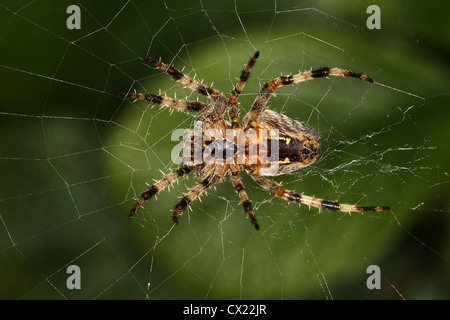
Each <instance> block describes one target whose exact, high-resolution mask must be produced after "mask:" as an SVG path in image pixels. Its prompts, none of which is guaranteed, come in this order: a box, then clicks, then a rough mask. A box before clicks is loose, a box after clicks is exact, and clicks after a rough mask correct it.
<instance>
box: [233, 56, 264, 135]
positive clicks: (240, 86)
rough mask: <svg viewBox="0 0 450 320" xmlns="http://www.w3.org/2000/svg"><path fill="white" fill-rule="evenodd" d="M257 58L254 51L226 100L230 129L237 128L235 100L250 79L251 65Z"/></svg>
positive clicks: (237, 118) (236, 105)
mask: <svg viewBox="0 0 450 320" xmlns="http://www.w3.org/2000/svg"><path fill="white" fill-rule="evenodd" d="M258 57H259V51H256V52H255V54H254V55H253V57H251V58H250V60H249V61H248V63H247V66H246V67H245V69H244V70H242V72H241V76H240V77H239V81H238V83H237V84H236V86H235V87H234V89H233V91H231V95H230V97H229V98H228V116H229V118H230V120H231V128H232V129H234V128H237V127H239V121H240V120H239V106H238V104H237V99H238V97H239V95H240V94H241V92H242V90H243V89H244V86H245V83H246V82H247V80H248V78H249V77H250V71H251V69H252V67H253V65H254V64H255V63H256V59H258Z"/></svg>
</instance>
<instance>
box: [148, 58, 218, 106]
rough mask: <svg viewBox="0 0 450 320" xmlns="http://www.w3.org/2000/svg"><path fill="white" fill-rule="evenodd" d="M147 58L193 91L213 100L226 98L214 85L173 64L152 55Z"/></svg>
mask: <svg viewBox="0 0 450 320" xmlns="http://www.w3.org/2000/svg"><path fill="white" fill-rule="evenodd" d="M145 60H147V61H149V62H150V63H152V64H154V65H155V66H156V67H157V68H158V69H161V70H163V71H164V72H165V73H167V74H168V75H169V76H170V77H172V78H173V79H174V80H176V81H178V82H180V83H182V84H183V85H184V86H185V87H187V88H189V89H191V90H192V91H196V92H198V93H200V94H201V95H204V96H206V97H208V98H210V99H213V100H218V99H224V100H226V98H225V96H224V95H223V94H222V93H220V92H219V91H217V90H216V89H214V88H213V87H210V86H205V85H204V84H202V83H200V82H198V81H197V80H195V79H192V78H190V77H188V76H187V75H185V74H184V73H183V72H181V71H180V70H178V69H177V68H175V67H174V66H172V65H167V64H165V63H163V62H161V61H159V60H155V59H153V58H150V57H147V58H146V59H145Z"/></svg>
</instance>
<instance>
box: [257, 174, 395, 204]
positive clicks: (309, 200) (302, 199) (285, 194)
mask: <svg viewBox="0 0 450 320" xmlns="http://www.w3.org/2000/svg"><path fill="white" fill-rule="evenodd" d="M250 176H251V177H252V178H253V180H255V181H256V182H257V183H258V184H260V185H261V186H262V187H263V188H264V189H266V190H267V191H269V192H270V194H273V195H275V196H277V197H280V198H282V199H284V200H287V201H291V202H299V203H303V204H306V205H308V206H313V207H316V208H319V209H321V208H323V209H327V210H331V211H342V212H348V213H350V212H365V211H384V210H390V209H391V208H390V207H387V206H378V207H360V206H356V205H352V204H343V203H341V204H340V203H338V202H336V201H329V200H324V199H319V198H315V197H311V196H306V195H303V194H298V193H295V192H293V191H290V190H286V189H284V188H283V187H282V186H281V185H280V184H279V183H278V182H275V181H273V180H270V179H268V178H266V177H264V176H261V175H260V174H258V173H256V174H252V173H251V172H250Z"/></svg>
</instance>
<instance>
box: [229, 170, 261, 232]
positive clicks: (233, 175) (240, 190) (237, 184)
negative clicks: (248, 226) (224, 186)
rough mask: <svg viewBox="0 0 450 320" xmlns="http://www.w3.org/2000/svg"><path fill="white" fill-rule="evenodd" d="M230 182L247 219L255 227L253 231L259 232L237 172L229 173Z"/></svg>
mask: <svg viewBox="0 0 450 320" xmlns="http://www.w3.org/2000/svg"><path fill="white" fill-rule="evenodd" d="M230 180H231V183H232V184H233V186H234V190H236V192H237V193H238V195H239V198H240V199H241V203H242V205H243V207H244V211H245V213H246V214H247V217H248V218H249V219H250V221H251V223H252V224H253V226H254V227H255V229H256V230H259V224H258V222H257V221H256V218H255V215H254V214H253V207H252V204H251V202H250V200H249V199H248V196H247V193H246V192H245V190H244V186H243V185H242V181H241V178H240V176H239V171H238V170H237V171H233V172H231V175H230Z"/></svg>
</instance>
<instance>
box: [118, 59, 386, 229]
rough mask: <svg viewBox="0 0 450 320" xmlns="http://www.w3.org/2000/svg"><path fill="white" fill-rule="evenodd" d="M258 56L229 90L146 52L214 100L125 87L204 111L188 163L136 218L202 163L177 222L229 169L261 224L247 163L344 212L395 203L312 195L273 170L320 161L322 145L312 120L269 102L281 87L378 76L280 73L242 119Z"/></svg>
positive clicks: (303, 199) (291, 195)
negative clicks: (247, 184) (241, 100)
mask: <svg viewBox="0 0 450 320" xmlns="http://www.w3.org/2000/svg"><path fill="white" fill-rule="evenodd" d="M258 56H259V52H256V53H255V54H254V55H253V57H252V58H251V59H250V60H249V62H248V63H247V66H246V67H245V69H244V70H243V71H242V73H241V76H240V78H239V81H238V83H237V84H236V86H235V87H234V89H233V90H232V92H231V94H230V96H229V97H228V98H226V97H225V96H224V95H223V94H222V93H220V92H219V91H217V90H215V89H214V88H212V87H210V86H205V85H204V84H202V83H200V82H198V81H196V80H195V79H192V78H190V77H188V76H186V75H185V74H184V73H183V72H181V71H179V70H178V69H176V68H175V67H174V66H171V65H166V64H164V63H163V62H161V61H158V60H155V59H152V58H146V60H147V61H149V62H151V63H152V64H154V65H155V66H156V67H157V68H159V69H161V70H163V71H164V72H166V73H167V74H168V75H169V76H170V77H172V78H173V79H174V80H176V81H179V82H180V83H182V84H183V85H184V86H186V87H188V88H190V89H191V90H193V91H196V92H198V93H200V94H202V95H204V96H206V97H208V98H210V99H211V100H212V102H211V103H210V104H206V103H203V102H199V101H186V100H177V99H171V98H167V97H163V96H161V95H156V94H152V93H125V94H122V95H121V96H122V97H128V98H132V99H135V100H144V101H147V102H149V103H154V104H159V105H161V106H164V107H168V108H172V109H178V110H181V111H195V112H200V115H199V116H198V118H197V122H196V123H198V124H199V126H200V130H199V131H200V132H201V134H200V135H199V134H197V135H196V133H195V132H194V130H187V131H186V132H187V135H186V137H185V144H186V145H187V146H188V152H187V155H185V157H184V158H183V160H184V164H183V165H182V166H181V167H179V168H178V169H176V170H174V171H173V172H171V173H169V174H168V175H166V176H164V177H163V178H162V179H161V180H159V181H158V182H156V183H155V184H153V185H151V186H150V187H148V188H147V189H146V190H145V191H144V192H142V193H141V195H140V196H139V198H137V200H136V203H135V204H134V206H133V208H132V209H131V211H130V214H129V217H130V218H132V217H133V216H134V214H135V213H136V211H137V209H138V208H139V207H140V206H141V205H142V203H143V202H144V201H147V200H149V199H150V198H151V197H152V196H154V195H155V194H156V193H158V192H159V191H161V190H163V189H164V188H165V187H167V186H169V185H170V184H172V183H173V182H175V181H176V180H178V179H179V178H181V177H183V176H185V175H188V174H189V173H191V172H192V171H194V170H195V171H196V174H197V176H198V177H200V178H201V179H202V181H201V182H200V183H199V184H197V185H196V186H195V187H194V188H192V189H191V190H190V191H189V192H187V193H186V194H185V195H184V196H182V197H181V199H180V200H179V201H178V203H177V204H176V205H175V207H174V209H173V213H172V218H173V221H174V223H175V224H177V223H178V216H179V215H181V214H182V213H183V211H184V210H185V209H186V207H187V206H188V205H189V203H191V202H192V201H194V200H195V199H196V198H197V197H198V196H199V195H200V194H201V193H202V192H204V191H205V190H206V189H208V188H210V187H212V186H214V185H216V184H218V183H220V182H222V181H223V180H224V179H225V178H226V177H229V179H230V181H231V183H232V184H233V186H234V189H235V190H236V192H237V193H238V195H239V197H240V199H241V202H242V205H243V207H244V210H245V212H246V214H247V217H248V218H249V219H250V221H251V222H252V224H253V225H254V227H255V228H256V229H257V230H259V225H258V223H257V221H256V218H255V216H254V213H253V207H252V205H251V203H250V201H249V199H248V196H247V193H246V192H245V190H244V186H243V185H242V182H241V178H240V169H241V168H244V170H245V171H246V172H247V173H248V174H249V175H250V176H251V177H252V178H253V180H254V181H256V182H257V183H259V184H260V185H261V186H262V187H263V188H264V189H266V190H267V191H269V192H270V193H271V194H273V195H275V196H278V197H280V198H282V199H285V200H287V201H291V202H298V203H303V204H307V205H308V206H314V207H317V208H324V209H328V210H333V211H343V212H352V211H360V212H363V211H382V210H389V209H390V208H389V207H387V206H378V207H361V206H357V205H349V204H339V203H338V202H336V201H329V200H324V199H319V198H315V197H311V196H306V195H303V194H298V193H296V192H294V191H289V190H286V189H284V188H283V187H282V186H281V185H280V184H279V183H278V182H275V181H273V180H271V179H268V178H266V176H276V175H282V174H286V173H289V172H293V171H296V170H298V169H301V168H303V167H306V166H308V165H310V164H312V163H314V162H315V161H316V159H317V157H318V156H319V155H320V152H321V148H322V144H321V140H320V137H319V135H318V134H317V133H316V132H315V131H314V130H313V129H312V128H310V127H308V126H306V125H305V124H302V123H301V122H298V121H296V120H294V119H291V118H289V117H287V116H285V115H283V114H281V113H278V112H275V111H273V110H269V109H266V105H267V103H268V101H269V99H270V98H271V97H272V95H273V93H274V91H275V90H276V88H278V87H279V86H284V85H290V84H294V83H298V82H302V81H307V80H312V79H316V78H321V77H327V76H348V77H354V78H359V79H362V80H365V81H368V82H373V80H372V79H371V78H369V77H367V76H365V75H362V74H359V73H355V72H352V71H346V70H342V69H338V68H327V67H324V68H320V69H316V70H311V71H306V72H302V73H299V74H296V75H289V76H280V77H278V78H275V79H273V80H271V81H269V82H267V83H266V84H265V85H264V86H263V88H262V89H261V91H260V93H259V95H258V96H257V97H256V99H255V101H254V103H253V105H252V108H251V110H250V112H249V113H248V114H247V115H245V117H244V118H243V119H242V122H241V121H240V118H239V106H238V102H237V100H238V97H239V95H240V93H241V92H242V90H243V88H244V86H245V83H246V81H247V80H248V78H249V76H250V70H251V69H252V67H253V65H254V64H255V62H256V59H257V58H258ZM227 118H228V119H227ZM197 132H198V130H197Z"/></svg>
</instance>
